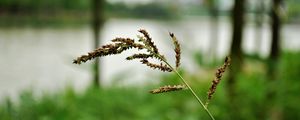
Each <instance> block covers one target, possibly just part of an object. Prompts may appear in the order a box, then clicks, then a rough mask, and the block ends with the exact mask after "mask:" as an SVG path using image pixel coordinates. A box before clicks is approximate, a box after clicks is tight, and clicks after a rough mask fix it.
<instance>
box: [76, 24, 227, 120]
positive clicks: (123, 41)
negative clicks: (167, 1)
mask: <svg viewBox="0 0 300 120" xmlns="http://www.w3.org/2000/svg"><path fill="white" fill-rule="evenodd" d="M139 32H140V33H141V34H142V35H143V36H138V39H139V40H138V42H136V41H134V39H131V38H121V37H118V38H115V39H113V40H112V41H111V42H112V43H110V44H107V45H103V46H101V47H100V48H98V49H96V50H94V51H92V52H89V53H88V54H87V55H82V56H80V57H78V58H77V59H75V60H74V61H73V63H75V64H81V63H82V62H86V61H88V60H92V59H94V58H96V57H104V56H107V55H115V54H121V53H122V52H123V51H126V50H129V49H132V48H135V49H138V50H145V51H147V52H146V53H135V54H133V55H131V56H128V57H127V58H126V59H127V60H134V59H140V62H141V63H142V64H145V65H146V66H148V67H150V68H152V69H158V70H160V71H163V72H174V73H176V75H177V76H178V77H180V80H181V81H182V83H184V85H173V86H171V85H167V86H163V87H160V88H158V89H154V90H151V91H150V93H153V94H157V93H163V92H170V91H177V90H182V89H188V90H189V91H190V92H191V93H192V95H193V96H194V97H195V99H196V100H197V101H198V102H199V103H200V105H201V106H202V107H203V109H204V110H205V111H206V112H207V114H208V115H209V117H210V118H211V119H212V120H214V117H213V115H212V114H211V113H210V111H209V110H208V109H207V105H208V103H209V101H210V100H211V98H212V95H213V94H214V93H215V91H216V87H217V85H218V83H219V82H220V81H221V77H222V74H223V73H224V72H225V69H226V68H227V67H228V66H229V64H230V58H229V57H226V59H225V63H224V65H223V66H222V67H221V68H219V69H218V70H217V72H216V76H215V79H214V81H213V83H212V86H211V88H210V89H209V91H208V99H207V102H206V105H204V104H203V102H202V101H201V99H200V98H199V97H198V95H197V94H196V93H195V91H194V90H193V89H192V88H191V87H190V85H189V84H188V83H187V82H186V80H185V79H184V78H183V77H182V76H181V75H180V73H179V72H178V71H177V69H178V68H179V66H180V57H181V48H180V44H179V42H178V40H177V38H176V37H175V35H174V34H173V33H169V35H170V37H171V38H172V40H173V44H174V46H175V48H174V51H175V61H176V62H175V68H173V67H172V66H171V65H170V64H169V62H168V61H167V59H166V58H165V57H164V55H162V54H160V53H159V50H158V48H157V47H156V45H155V44H154V42H153V41H152V38H151V37H150V35H149V33H148V32H147V31H146V30H144V29H140V30H139ZM149 59H156V60H158V61H160V63H152V62H149Z"/></svg>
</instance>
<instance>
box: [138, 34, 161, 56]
mask: <svg viewBox="0 0 300 120" xmlns="http://www.w3.org/2000/svg"><path fill="white" fill-rule="evenodd" d="M139 32H140V33H142V34H143V35H144V37H145V39H143V38H141V37H139V38H140V41H141V42H143V43H144V44H145V46H147V47H150V48H152V50H153V52H154V53H156V54H158V49H157V47H156V45H155V44H154V42H153V41H152V38H151V37H150V36H149V34H148V32H147V31H146V30H144V29H140V30H139Z"/></svg>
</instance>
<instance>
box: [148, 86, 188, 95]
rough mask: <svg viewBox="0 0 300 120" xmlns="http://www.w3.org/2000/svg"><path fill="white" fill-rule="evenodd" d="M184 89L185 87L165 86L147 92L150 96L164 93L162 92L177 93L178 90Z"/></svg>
mask: <svg viewBox="0 0 300 120" xmlns="http://www.w3.org/2000/svg"><path fill="white" fill-rule="evenodd" d="M183 89H186V86H185V85H173V86H171V85H166V86H163V87H160V88H158V89H154V90H151V91H149V92H150V93H152V94H158V93H164V92H172V91H178V90H183Z"/></svg>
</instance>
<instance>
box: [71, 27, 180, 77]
mask: <svg viewBox="0 0 300 120" xmlns="http://www.w3.org/2000/svg"><path fill="white" fill-rule="evenodd" d="M139 32H140V33H141V34H142V36H138V42H135V41H134V39H131V38H121V37H117V38H115V39H113V40H111V42H112V43H110V44H106V45H103V46H101V47H100V48H98V49H95V50H94V51H92V52H89V53H88V54H87V55H82V56H80V57H78V58H76V59H75V60H74V61H73V63H75V64H81V63H82V62H86V61H88V60H92V59H94V58H96V57H103V56H107V55H115V54H120V53H122V52H123V51H126V50H129V49H132V48H135V49H138V50H146V51H147V53H135V54H133V55H131V56H128V57H127V58H126V60H134V59H140V62H141V63H142V64H145V65H147V66H148V67H150V68H152V69H158V70H161V71H164V72H172V68H171V66H169V65H168V64H167V63H166V62H167V60H166V58H165V57H164V55H162V54H160V53H159V51H158V49H157V47H156V45H155V44H154V42H153V41H152V38H151V37H150V35H149V33H148V32H147V31H146V30H144V29H140V30H139ZM170 36H171V38H172V40H173V43H174V45H175V49H174V51H175V53H176V68H178V67H179V64H180V54H181V52H180V45H179V42H178V40H177V39H176V37H175V36H174V34H173V33H170ZM150 58H151V59H156V60H158V61H160V62H161V63H159V64H157V63H151V62H150V61H149V60H148V59H150Z"/></svg>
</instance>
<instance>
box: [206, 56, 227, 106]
mask: <svg viewBox="0 0 300 120" xmlns="http://www.w3.org/2000/svg"><path fill="white" fill-rule="evenodd" d="M229 65H230V57H226V58H225V61H224V64H223V65H222V66H221V67H220V68H218V69H217V71H216V74H215V78H214V80H213V81H212V85H211V87H210V89H209V91H208V92H207V101H206V107H207V105H208V104H209V101H210V100H211V99H212V96H213V94H214V93H215V92H216V89H217V86H218V84H219V83H220V81H221V78H222V76H223V73H224V72H225V70H226V68H227V67H228V66H229Z"/></svg>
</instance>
